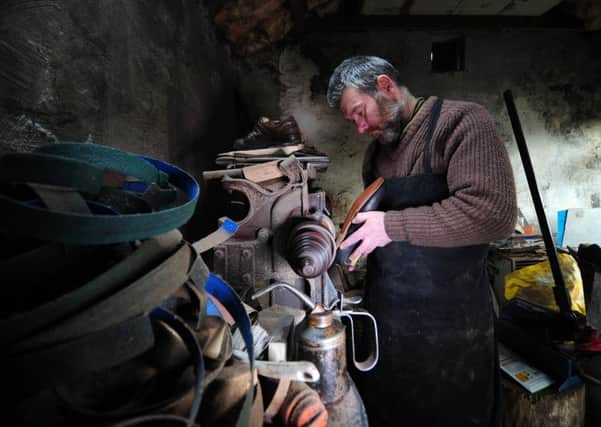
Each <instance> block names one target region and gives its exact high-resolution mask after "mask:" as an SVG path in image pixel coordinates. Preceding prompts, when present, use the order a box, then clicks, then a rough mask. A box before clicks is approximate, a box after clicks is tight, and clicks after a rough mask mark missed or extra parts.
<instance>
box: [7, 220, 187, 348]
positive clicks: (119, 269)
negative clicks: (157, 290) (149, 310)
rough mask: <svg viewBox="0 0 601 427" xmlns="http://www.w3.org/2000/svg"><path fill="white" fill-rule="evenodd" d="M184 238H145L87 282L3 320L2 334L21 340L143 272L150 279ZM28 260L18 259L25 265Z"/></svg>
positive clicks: (170, 235)
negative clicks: (136, 246)
mask: <svg viewBox="0 0 601 427" xmlns="http://www.w3.org/2000/svg"><path fill="white" fill-rule="evenodd" d="M181 239H182V236H181V233H180V232H179V231H177V230H173V231H171V232H169V233H166V234H163V235H161V236H157V237H155V238H152V239H148V240H146V241H144V242H143V243H142V245H141V246H140V247H139V248H138V249H137V250H135V251H134V252H133V253H132V254H131V255H129V256H128V257H127V258H125V259H124V260H122V261H121V262H119V263H117V264H115V265H114V266H113V267H111V268H110V269H109V270H107V271H106V272H104V273H103V274H101V275H99V276H97V277H95V278H94V279H93V280H91V281H90V282H88V283H86V284H85V285H83V286H81V287H79V288H77V289H75V290H74V291H72V292H69V293H67V294H65V295H63V296H61V297H59V298H57V299H55V300H53V301H50V302H48V303H46V304H43V305H41V306H39V307H36V308H35V309H33V310H31V311H28V312H24V313H19V314H16V315H14V316H12V317H9V318H8V319H2V320H0V335H2V336H3V337H5V339H6V340H7V341H6V342H7V343H10V342H13V341H17V340H21V339H23V338H25V337H26V336H27V335H29V334H31V333H35V332H37V331H39V330H40V329H42V328H48V327H49V326H51V325H52V324H53V323H55V322H56V321H59V320H61V319H65V318H67V317H68V316H71V315H73V314H75V313H78V312H81V311H83V310H85V309H86V308H87V307H89V306H90V305H92V304H94V303H96V302H97V301H98V300H100V299H102V298H106V297H107V296H109V295H111V294H112V293H114V292H116V291H117V290H119V289H122V288H124V287H126V286H127V285H128V284H130V283H132V282H134V281H135V279H137V278H139V277H141V276H142V280H144V277H146V278H147V279H150V277H147V276H145V274H146V273H148V272H149V271H150V270H151V266H155V265H156V264H157V263H158V262H160V261H162V260H164V259H166V258H167V257H168V256H169V255H170V254H172V253H173V251H174V250H175V249H176V248H177V247H178V245H179V244H180V242H181ZM36 253H37V252H36ZM27 261H33V259H32V257H28V258H27ZM25 264H26V263H19V265H21V266H22V267H25ZM32 265H34V263H31V264H29V267H28V268H31V266H32Z"/></svg>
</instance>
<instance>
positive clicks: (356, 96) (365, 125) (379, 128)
mask: <svg viewBox="0 0 601 427" xmlns="http://www.w3.org/2000/svg"><path fill="white" fill-rule="evenodd" d="M401 107H402V105H400V104H399V103H398V102H395V101H393V100H391V99H389V98H388V97H387V96H385V95H381V94H379V93H378V95H377V96H376V98H374V97H372V96H370V95H368V94H366V93H365V92H362V91H360V90H359V89H356V88H354V87H350V86H347V87H346V88H345V89H344V90H343V91H342V96H341V98H340V110H341V111H342V114H344V118H345V119H347V120H349V121H351V122H353V123H354V124H355V127H356V129H357V132H359V133H361V134H363V133H367V134H369V135H370V136H371V137H373V138H376V139H378V140H379V141H380V142H381V143H384V144H387V143H391V142H394V141H396V140H397V139H398V137H399V135H400V129H401V127H402V124H403V120H402V108H401Z"/></svg>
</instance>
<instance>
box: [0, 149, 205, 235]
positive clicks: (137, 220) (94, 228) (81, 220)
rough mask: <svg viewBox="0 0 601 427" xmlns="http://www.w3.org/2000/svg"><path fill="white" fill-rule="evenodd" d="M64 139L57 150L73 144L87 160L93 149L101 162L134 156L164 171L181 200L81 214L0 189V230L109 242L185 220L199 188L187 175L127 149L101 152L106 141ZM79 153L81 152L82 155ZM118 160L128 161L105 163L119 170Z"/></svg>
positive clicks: (166, 228) (162, 229)
mask: <svg viewBox="0 0 601 427" xmlns="http://www.w3.org/2000/svg"><path fill="white" fill-rule="evenodd" d="M62 145H63V144H55V145H52V147H54V148H53V149H54V150H58V149H59V148H60V146H62ZM66 145H68V146H69V147H66V148H64V149H63V151H64V152H61V155H66V154H68V153H69V150H71V149H74V150H75V151H74V153H75V154H76V155H80V154H81V153H82V152H84V154H85V160H86V161H88V160H90V159H89V158H88V157H93V155H95V154H97V155H98V157H99V159H100V160H99V164H102V165H107V164H109V163H110V159H112V158H117V159H118V161H119V162H125V161H127V162H129V161H131V162H132V164H135V165H136V167H137V165H139V164H140V162H144V163H147V164H148V165H149V167H150V168H151V170H154V169H156V170H158V171H159V172H163V174H164V175H167V176H169V184H170V185H171V186H174V187H176V188H179V189H181V190H182V191H183V192H184V193H185V194H186V196H187V200H186V201H185V202H184V203H183V204H181V205H179V206H176V207H170V208H167V209H162V210H159V211H156V212H150V213H134V214H124V215H85V214H72V213H66V212H57V211H54V210H52V209H45V208H43V207H41V206H36V205H35V204H32V203H28V202H27V201H23V200H17V199H14V198H13V197H9V196H7V195H6V194H0V211H1V212H2V213H3V221H2V222H0V233H5V234H7V235H21V236H26V237H30V238H35V239H40V240H49V241H57V242H63V243H68V244H109V243H118V242H126V241H131V240H138V239H145V238H148V237H152V236H156V235H158V234H162V233H166V232H168V231H170V230H172V229H174V228H177V227H179V226H181V225H183V224H185V223H186V222H187V221H188V219H190V217H191V216H192V215H193V213H194V208H195V206H196V202H197V200H198V194H199V188H198V183H197V182H196V180H195V179H194V178H193V177H192V176H191V175H189V174H188V173H186V172H185V171H183V170H181V169H179V168H177V167H176V166H173V165H170V164H168V163H165V162H162V161H160V160H157V159H152V158H150V157H141V156H140V157H136V156H133V155H131V154H128V153H124V156H123V157H122V156H120V155H115V156H113V155H111V156H109V157H103V156H104V154H106V149H107V148H108V147H103V146H98V145H95V144H66ZM79 145H82V146H85V147H86V148H85V150H82V149H81V148H79V147H75V146H79ZM67 148H69V150H67ZM114 151H115V150H114V149H111V151H110V152H111V154H114V153H113V152H114ZM117 151H118V150H117ZM82 157H84V156H83V155H82ZM132 159H135V161H134V160H132ZM77 160H78V161H83V160H81V159H77ZM121 166H122V167H123V168H122V169H121V170H128V169H129V167H130V166H131V165H130V164H129V163H126V164H125V165H123V164H122V163H119V164H115V165H113V166H112V168H111V169H113V170H115V169H117V170H119V167H121ZM128 174H129V173H128ZM158 176H159V177H162V176H163V175H160V174H159V175H158ZM147 184H148V185H149V184H152V182H151V181H149V182H147Z"/></svg>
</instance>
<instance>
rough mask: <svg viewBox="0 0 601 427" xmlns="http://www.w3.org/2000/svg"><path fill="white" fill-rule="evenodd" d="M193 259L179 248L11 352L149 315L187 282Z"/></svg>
mask: <svg viewBox="0 0 601 427" xmlns="http://www.w3.org/2000/svg"><path fill="white" fill-rule="evenodd" d="M195 260H196V257H195V254H194V251H193V250H192V248H191V247H190V246H189V245H187V244H184V245H182V246H180V247H179V249H177V250H176V251H175V253H173V255H171V256H170V257H169V258H167V259H166V260H165V261H164V262H163V263H161V264H160V265H158V266H157V267H155V268H154V269H152V270H151V271H150V272H148V273H147V274H146V275H144V276H143V277H141V278H139V279H138V280H136V281H135V282H133V283H131V284H130V285H129V286H127V287H125V288H123V289H121V290H119V291H117V292H115V293H114V294H112V295H110V296H109V297H107V298H105V299H103V300H101V301H100V302H98V303H96V304H94V305H93V306H91V307H89V308H88V309H86V310H84V311H82V312H80V313H77V314H75V315H74V316H71V317H69V318H68V319H66V320H64V321H62V322H60V323H58V324H56V325H55V326H53V327H51V328H49V329H47V330H44V331H42V332H40V333H38V334H36V335H34V336H32V337H31V338H28V339H27V340H25V341H21V342H19V343H17V344H15V345H14V346H13V348H12V352H13V353H18V352H24V351H29V350H32V349H35V348H38V347H42V346H44V345H51V344H53V343H56V342H61V341H66V340H70V339H74V338H77V337H79V336H83V335H86V334H89V333H92V332H95V331H98V330H101V329H103V328H106V327H108V326H109V325H111V324H114V323H119V322H122V321H124V320H125V319H129V318H131V317H135V316H139V315H142V314H145V313H148V312H149V311H150V310H152V309H153V308H154V307H156V306H157V305H158V304H159V303H160V302H161V301H162V300H164V299H166V298H167V297H168V296H169V295H171V294H172V293H174V292H175V291H176V290H177V289H178V288H179V287H180V286H182V285H183V284H184V283H185V282H186V280H187V279H188V276H189V271H190V268H191V265H192V263H193V262H194V261H195ZM201 262H202V261H201Z"/></svg>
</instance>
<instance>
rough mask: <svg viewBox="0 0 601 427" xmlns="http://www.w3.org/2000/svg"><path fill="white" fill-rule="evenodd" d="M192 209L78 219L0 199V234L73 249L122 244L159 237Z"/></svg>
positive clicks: (81, 217)
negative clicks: (0, 213)
mask: <svg viewBox="0 0 601 427" xmlns="http://www.w3.org/2000/svg"><path fill="white" fill-rule="evenodd" d="M194 205H195V203H192V204H189V205H183V206H179V207H177V208H171V209H166V210H162V211H159V212H153V213H149V214H127V215H81V214H70V213H64V212H52V211H48V210H47V209H44V208H37V207H34V206H31V205H29V204H27V203H24V202H18V201H15V200H13V199H10V198H8V197H5V196H2V195H0V212H2V216H3V220H2V222H1V223H0V232H5V233H7V234H11V235H14V234H24V235H26V236H29V237H32V238H35V239H39V240H49V241H60V242H63V243H67V244H74V245H78V244H90V245H101V244H109V243H117V242H126V241H132V240H139V239H146V238H148V237H150V236H153V235H158V234H163V233H166V232H168V231H170V230H173V229H174V228H177V227H179V226H181V225H183V224H185V223H186V222H187V221H188V219H189V218H190V216H191V215H192V213H193V212H194ZM24 224H27V228H26V229H23V227H24Z"/></svg>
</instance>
